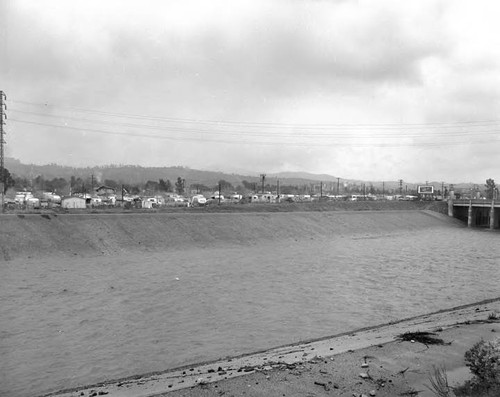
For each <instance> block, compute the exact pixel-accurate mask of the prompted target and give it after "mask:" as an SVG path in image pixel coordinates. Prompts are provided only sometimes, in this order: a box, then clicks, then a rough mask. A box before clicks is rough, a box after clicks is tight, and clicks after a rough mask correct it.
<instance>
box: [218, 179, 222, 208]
mask: <svg viewBox="0 0 500 397" xmlns="http://www.w3.org/2000/svg"><path fill="white" fill-rule="evenodd" d="M221 188H222V185H221V183H220V181H219V205H220V190H221Z"/></svg>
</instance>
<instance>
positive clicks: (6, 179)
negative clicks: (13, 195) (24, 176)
mask: <svg viewBox="0 0 500 397" xmlns="http://www.w3.org/2000/svg"><path fill="white" fill-rule="evenodd" d="M2 177H3V178H2ZM0 178H2V179H3V181H2V180H0V183H1V182H3V183H4V185H3V194H5V193H7V189H9V188H11V187H14V186H15V185H16V183H15V181H14V178H12V175H10V172H9V170H8V169H7V168H4V169H3V175H0Z"/></svg>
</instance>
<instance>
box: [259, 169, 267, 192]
mask: <svg viewBox="0 0 500 397" xmlns="http://www.w3.org/2000/svg"><path fill="white" fill-rule="evenodd" d="M260 177H261V178H262V194H264V181H265V180H266V174H260Z"/></svg>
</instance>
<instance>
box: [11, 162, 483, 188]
mask: <svg viewBox="0 0 500 397" xmlns="http://www.w3.org/2000/svg"><path fill="white" fill-rule="evenodd" d="M5 168H7V169H8V170H9V171H10V173H11V174H12V175H14V176H18V177H23V178H28V179H30V178H36V177H37V176H39V175H41V176H43V177H44V179H46V180H51V179H54V178H65V179H70V178H71V177H72V176H75V177H76V178H78V177H80V178H82V179H84V178H89V177H90V176H91V175H93V176H94V178H95V180H96V181H97V182H101V183H103V182H104V181H105V180H106V179H110V180H114V181H117V182H118V181H119V182H121V183H130V184H136V183H145V182H147V181H158V180H159V179H163V180H167V179H168V180H170V181H171V182H174V181H176V180H177V178H178V177H181V178H183V179H185V181H186V184H188V185H192V184H203V185H206V186H216V185H217V183H218V182H219V181H220V180H225V181H227V182H230V183H231V184H233V186H237V185H240V184H241V182H242V181H247V182H250V183H256V184H258V186H259V184H260V183H261V179H260V175H241V174H234V173H225V172H218V171H203V170H195V169H191V168H188V167H181V166H175V167H143V166H139V165H105V166H95V167H69V166H62V165H58V164H46V165H35V164H23V163H21V161H19V160H17V159H14V158H9V157H7V158H5ZM278 179H279V181H280V184H281V185H293V186H301V185H312V184H315V185H318V184H319V183H321V182H323V184H324V186H326V187H329V188H330V189H331V190H335V189H336V186H337V183H338V184H339V185H340V190H342V187H343V186H344V184H356V185H358V186H359V185H363V184H365V185H366V187H367V189H368V188H369V187H370V186H373V187H374V188H377V189H382V188H383V187H384V188H385V189H386V190H389V189H396V190H397V189H399V182H398V181H383V182H382V181H363V180H356V179H348V178H341V177H337V176H333V175H328V174H311V173H308V172H280V173H270V174H267V175H266V178H265V182H266V184H268V183H269V184H271V185H276V182H277V180H278ZM422 184H423V183H413V182H405V181H403V186H402V188H403V191H405V190H406V187H408V189H415V188H416V187H417V186H418V185H422ZM428 184H429V185H433V186H435V188H436V189H441V185H442V182H429V183H428ZM483 185H484V183H483V184H481V183H477V184H474V183H457V184H454V186H455V187H456V188H457V189H469V188H472V187H474V186H478V187H479V188H481V189H482V187H483ZM445 186H448V183H445Z"/></svg>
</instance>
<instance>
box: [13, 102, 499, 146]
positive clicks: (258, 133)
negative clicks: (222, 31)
mask: <svg viewBox="0 0 500 397" xmlns="http://www.w3.org/2000/svg"><path fill="white" fill-rule="evenodd" d="M11 110H13V111H14V112H16V113H21V114H29V115H34V116H37V117H44V118H47V117H49V118H58V119H59V118H62V119H64V120H72V121H77V122H83V123H93V124H102V125H111V126H125V127H132V128H140V129H152V130H159V131H168V132H179V133H181V132H185V133H197V134H200V133H203V134H212V135H237V136H239V137H240V136H241V134H246V135H247V136H255V137H269V136H270V134H272V136H273V137H293V138H301V137H307V138H314V137H326V138H348V139H351V138H364V139H370V138H397V139H400V138H424V137H426V135H428V137H432V138H436V137H455V136H456V137H462V136H470V137H473V136H481V135H496V134H497V133H498V132H499V130H498V129H493V130H491V129H486V130H485V129H483V130H472V131H471V130H461V131H437V132H436V131H429V132H428V133H427V134H426V133H424V132H423V131H420V132H418V133H417V132H413V131H412V132H410V133H408V132H406V131H404V130H398V131H388V132H371V133H367V131H364V132H365V134H364V135H363V134H359V133H358V134H356V135H353V133H352V132H345V131H341V132H338V131H330V132H322V133H318V132H314V131H313V132H311V131H308V132H307V133H304V132H302V133H297V132H293V133H291V132H266V131H265V130H262V128H261V129H259V130H260V131H249V130H235V129H230V130H224V129H223V128H219V129H218V130H213V129H207V128H204V129H199V128H182V127H178V126H171V125H166V126H162V125H149V124H137V123H126V122H120V121H108V120H94V119H88V118H81V117H73V116H58V115H53V114H45V113H38V112H30V111H24V110H18V109H11ZM17 121H21V120H17ZM23 121H26V122H28V121H30V120H23ZM31 122H34V121H31ZM40 124H45V123H40ZM48 125H49V124H48ZM481 127H482V126H481ZM498 127H499V129H500V124H499V125H498Z"/></svg>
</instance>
